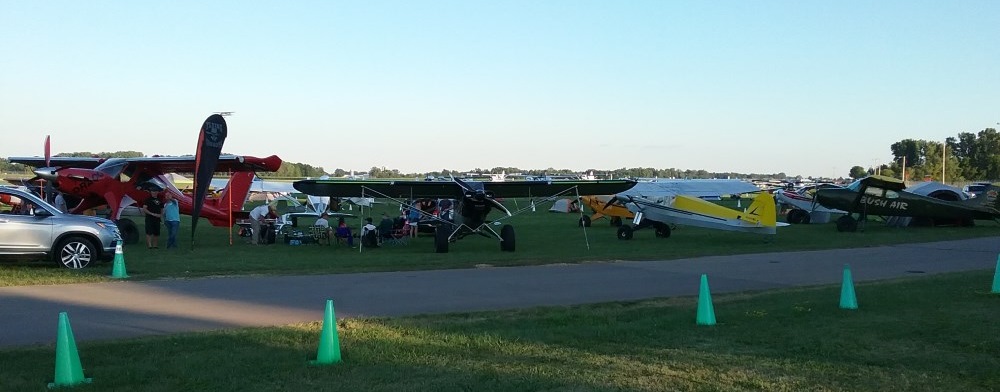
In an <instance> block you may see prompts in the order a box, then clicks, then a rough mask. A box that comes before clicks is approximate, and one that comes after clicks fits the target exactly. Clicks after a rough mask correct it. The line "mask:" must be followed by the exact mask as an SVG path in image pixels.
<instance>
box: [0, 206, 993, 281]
mask: <svg viewBox="0 0 1000 392" xmlns="http://www.w3.org/2000/svg"><path fill="white" fill-rule="evenodd" d="M508 204H510V206H511V207H515V206H514V204H513V203H510V202H509V201H508ZM519 206H520V207H524V202H523V201H522V202H521V203H520V205H519ZM547 208H548V206H547V205H546V206H544V207H540V208H538V210H537V211H536V212H530V211H529V212H526V213H523V214H519V215H515V216H514V217H513V218H510V219H507V220H505V221H504V222H505V223H511V224H513V225H514V227H515V228H516V230H517V239H516V244H517V251H516V252H513V253H511V252H500V250H499V249H500V246H499V243H498V242H497V241H496V240H493V239H489V238H483V237H479V236H473V237H467V238H466V239H463V240H460V241H458V242H456V243H453V244H451V247H450V252H449V253H447V254H438V253H434V251H433V238H432V237H431V236H430V235H422V236H420V237H419V238H417V239H415V240H410V241H409V243H408V244H407V245H405V246H396V247H389V246H386V247H382V248H378V249H371V250H369V249H365V250H364V252H362V253H359V252H358V249H349V248H347V247H346V246H319V245H301V246H290V245H285V244H275V245H269V246H252V245H249V244H246V243H245V242H244V241H243V239H241V238H239V237H236V238H235V239H234V244H233V245H232V246H230V245H229V239H228V236H229V231H228V230H227V229H225V228H217V227H212V226H210V225H208V224H207V222H205V221H202V222H200V224H199V226H198V229H197V230H198V232H197V235H196V238H197V242H196V244H195V248H194V250H192V249H191V247H190V238H191V231H190V230H191V225H190V221H188V220H186V219H187V217H186V216H184V217H182V219H185V220H184V221H182V224H181V243H182V247H181V249H176V250H167V249H164V248H163V247H164V246H165V245H166V239H165V238H161V240H160V249H156V250H149V249H146V246H145V243H144V242H142V243H140V244H137V245H130V246H126V247H125V260H126V267H127V270H128V273H129V275H130V279H156V278H167V277H172V278H184V277H199V276H213V275H236V274H321V273H345V272H372V271H398V270H418V269H444V268H469V267H474V266H477V265H492V266H516V265H533V264H547V263H563V262H568V263H577V262H586V261H608V260H654V259H656V260H666V259H676V258H684V257H695V256H707V255H725V254H744V253H761V252H781V251H794V250H815V249H832V248H848V247H866V246H878V245H886V244H896V243H912V242H927V241H939V240H950V239H960V238H970V237H982V236H996V235H1000V225H998V224H997V223H995V222H990V221H979V222H977V226H975V227H938V228H892V227H886V226H885V225H883V224H881V223H876V222H871V223H870V224H869V225H868V227H867V229H866V231H865V232H857V233H838V232H837V231H836V229H835V227H834V225H833V224H832V223H830V224H812V225H793V226H789V227H784V228H779V229H778V234H777V235H775V236H760V235H754V234H746V233H733V232H723V231H718V230H708V229H699V228H691V227H678V228H677V229H676V230H675V231H674V232H673V235H672V236H671V237H670V238H667V239H662V238H656V237H654V235H653V233H652V231H651V230H641V231H637V232H636V234H635V238H634V239H632V240H630V241H621V240H618V239H617V238H616V236H615V228H614V227H611V226H610V225H609V224H608V222H607V220H606V219H604V220H598V221H596V222H594V226H593V227H591V228H588V229H587V230H586V236H584V230H583V229H581V228H579V227H578V226H577V223H576V222H577V220H578V219H579V215H577V214H562V213H550V212H547V211H546V210H547ZM382 211H386V212H388V213H389V214H390V216H395V214H396V213H397V212H398V209H396V208H394V207H393V206H391V205H387V204H382V205H379V208H376V209H375V210H374V211H372V210H367V209H366V215H368V214H373V215H374V216H375V221H378V220H379V218H380V216H381V212H382ZM354 212H357V209H355V211H354ZM497 216H499V215H497ZM348 222H349V223H350V224H351V225H352V226H353V227H354V230H355V232H358V231H360V229H359V228H360V225H361V222H362V220H361V219H360V218H354V219H349V220H348ZM310 223H311V222H310ZM139 225H140V230H141V225H142V223H141V221H140V222H139ZM234 235H235V234H234ZM588 244H589V248H588ZM111 268H112V265H111V263H106V264H98V265H95V266H92V267H90V268H88V269H86V270H82V271H70V270H64V269H59V268H55V267H54V264H52V263H41V262H19V263H0V286H11V285H28V284H58V283H74V282H94V281H104V280H108V279H109V278H108V275H110V273H111Z"/></svg>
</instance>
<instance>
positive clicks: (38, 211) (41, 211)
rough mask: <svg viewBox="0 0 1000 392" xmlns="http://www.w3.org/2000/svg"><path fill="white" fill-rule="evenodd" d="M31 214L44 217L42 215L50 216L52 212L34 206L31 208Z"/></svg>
mask: <svg viewBox="0 0 1000 392" xmlns="http://www.w3.org/2000/svg"><path fill="white" fill-rule="evenodd" d="M32 215H34V216H36V217H40V218H44V217H49V216H52V213H51V212H49V210H46V209H44V208H35V209H34V210H32Z"/></svg>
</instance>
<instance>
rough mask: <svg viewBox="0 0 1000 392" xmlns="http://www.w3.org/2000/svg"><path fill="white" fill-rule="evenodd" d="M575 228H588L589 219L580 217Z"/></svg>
mask: <svg viewBox="0 0 1000 392" xmlns="http://www.w3.org/2000/svg"><path fill="white" fill-rule="evenodd" d="M577 226H580V227H590V217H589V216H586V215H584V216H582V217H580V221H579V222H577Z"/></svg>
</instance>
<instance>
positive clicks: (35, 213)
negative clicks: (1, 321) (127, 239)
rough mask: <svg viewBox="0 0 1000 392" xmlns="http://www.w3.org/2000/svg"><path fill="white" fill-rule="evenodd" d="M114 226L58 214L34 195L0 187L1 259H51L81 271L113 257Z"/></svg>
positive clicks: (116, 236) (118, 236)
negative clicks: (96, 262)
mask: <svg viewBox="0 0 1000 392" xmlns="http://www.w3.org/2000/svg"><path fill="white" fill-rule="evenodd" d="M120 239H121V233H120V232H119V231H118V227H117V226H116V225H115V223H114V222H112V221H110V220H107V219H104V218H98V217H94V216H86V215H73V214H68V213H64V212H60V211H59V210H58V209H57V208H56V207H54V206H52V205H51V204H49V203H47V202H45V201H44V200H42V199H41V198H39V197H38V196H37V195H34V194H31V193H29V192H27V191H24V190H20V189H17V188H10V187H0V258H3V259H50V260H52V261H55V262H56V263H58V264H59V265H61V266H63V267H66V268H71V269H80V268H86V267H87V266H89V265H91V263H93V262H95V261H98V260H101V261H109V260H112V259H113V258H114V256H115V244H116V242H117V241H119V240H120Z"/></svg>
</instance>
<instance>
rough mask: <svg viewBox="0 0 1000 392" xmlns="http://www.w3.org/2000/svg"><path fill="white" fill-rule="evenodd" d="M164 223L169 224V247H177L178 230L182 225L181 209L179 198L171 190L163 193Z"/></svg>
mask: <svg viewBox="0 0 1000 392" xmlns="http://www.w3.org/2000/svg"><path fill="white" fill-rule="evenodd" d="M163 198H164V199H165V200H164V202H163V224H164V225H166V226H167V249H170V248H176V247H177V231H178V230H180V227H181V209H180V204H178V203H177V198H176V197H174V194H173V193H170V192H169V191H168V192H167V193H165V194H164V195H163Z"/></svg>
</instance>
